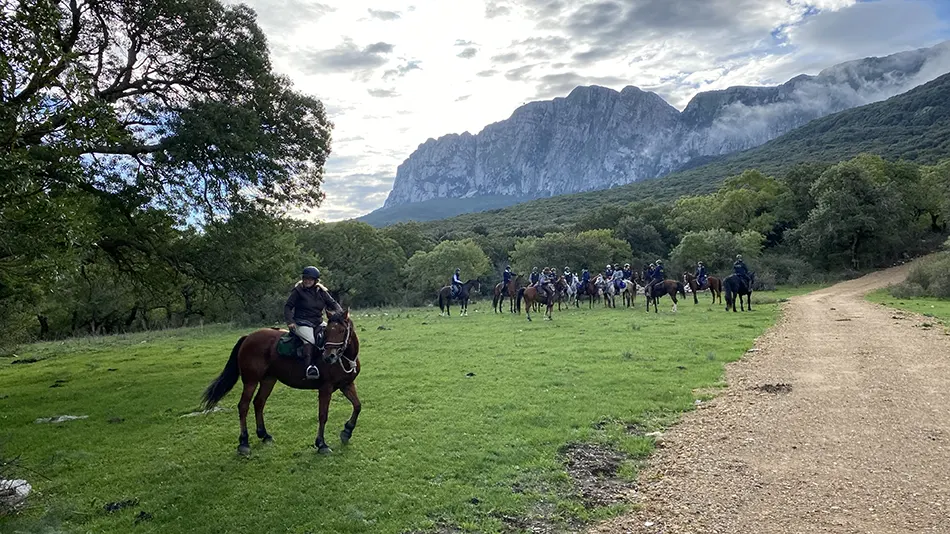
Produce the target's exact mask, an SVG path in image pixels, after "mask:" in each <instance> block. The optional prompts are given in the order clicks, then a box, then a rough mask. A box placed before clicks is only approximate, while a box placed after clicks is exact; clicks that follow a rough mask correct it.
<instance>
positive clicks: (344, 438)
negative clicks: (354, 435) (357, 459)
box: [340, 430, 350, 445]
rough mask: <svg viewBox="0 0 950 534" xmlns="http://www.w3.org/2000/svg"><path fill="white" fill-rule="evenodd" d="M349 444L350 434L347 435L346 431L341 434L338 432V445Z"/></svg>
mask: <svg viewBox="0 0 950 534" xmlns="http://www.w3.org/2000/svg"><path fill="white" fill-rule="evenodd" d="M349 442H350V434H348V433H347V432H346V430H344V431H343V432H340V443H342V444H344V445H346V444H347V443H349Z"/></svg>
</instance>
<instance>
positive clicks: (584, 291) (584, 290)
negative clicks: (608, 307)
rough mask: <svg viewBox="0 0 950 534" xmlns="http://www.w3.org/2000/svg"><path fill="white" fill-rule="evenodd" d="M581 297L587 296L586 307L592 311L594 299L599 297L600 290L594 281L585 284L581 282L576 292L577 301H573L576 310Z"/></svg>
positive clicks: (579, 304)
mask: <svg viewBox="0 0 950 534" xmlns="http://www.w3.org/2000/svg"><path fill="white" fill-rule="evenodd" d="M581 295H587V297H588V300H587V307H588V308H590V309H594V299H596V298H599V297H600V290H599V289H598V288H597V283H596V282H595V281H594V280H588V281H587V283H586V284H585V283H583V282H581V285H580V287H579V288H578V290H577V299H576V300H575V301H574V302H575V303H576V304H577V307H578V308H580V306H581V303H580V302H581Z"/></svg>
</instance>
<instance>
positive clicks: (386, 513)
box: [0, 291, 801, 534]
mask: <svg viewBox="0 0 950 534" xmlns="http://www.w3.org/2000/svg"><path fill="white" fill-rule="evenodd" d="M797 292H801V291H797ZM792 293H793V292H791V291H789V292H778V293H765V294H759V295H760V296H761V300H762V301H763V302H771V304H760V305H758V306H757V307H756V308H755V311H754V312H753V313H746V314H741V313H740V314H732V313H725V312H724V311H723V310H722V308H721V307H720V306H719V305H716V306H715V307H711V306H709V305H708V304H707V302H705V301H702V300H701V303H700V304H699V305H698V306H697V305H694V304H693V303H692V302H691V300H692V299H690V301H688V302H686V303H681V305H680V307H679V312H678V313H677V314H672V313H671V312H670V307H669V304H670V301H669V300H668V299H664V301H663V304H662V305H661V312H660V313H659V314H654V313H653V312H652V311H651V312H650V313H649V314H648V313H646V312H644V309H643V302H642V299H639V300H638V303H637V304H638V307H637V308H636V309H635V310H632V311H631V310H624V309H615V310H605V309H603V308H602V307H596V308H595V309H594V310H593V311H589V310H587V309H583V308H582V309H581V310H579V311H569V312H562V313H559V312H557V311H555V316H554V317H555V320H554V321H553V322H547V321H541V320H537V319H536V320H535V321H534V322H532V323H528V322H527V321H525V319H524V316H509V315H508V314H507V313H506V314H503V315H501V316H497V315H493V314H492V313H491V304H490V302H484V301H483V302H480V303H478V304H477V305H475V306H473V307H472V309H471V310H470V313H471V315H470V316H469V317H457V316H454V315H453V317H451V318H441V317H439V314H438V309H437V308H435V309H433V308H428V309H405V310H395V309H393V310H381V311H374V312H367V313H363V312H361V313H360V314H358V315H357V317H356V321H357V325H358V333H359V335H360V338H361V342H362V351H361V355H360V357H361V359H362V362H363V366H364V367H363V371H362V374H361V375H360V377H359V379H358V380H357V385H358V389H359V392H360V396H361V398H362V401H363V413H362V415H361V417H360V420H359V426H358V427H357V428H356V431H355V433H354V435H353V440H352V442H351V444H350V445H349V446H347V447H343V446H341V445H340V444H339V440H338V438H337V435H338V433H339V431H340V430H341V429H342V426H343V422H344V421H345V419H346V418H347V417H348V416H349V413H350V406H349V403H348V402H347V401H346V400H345V399H344V398H342V396H341V395H339V394H337V395H336V396H335V397H334V400H333V402H332V404H331V407H330V421H329V423H328V438H329V439H328V441H329V444H330V446H331V447H333V449H334V454H332V455H330V456H320V455H317V454H316V453H315V451H314V450H313V448H312V443H313V439H314V434H315V432H316V397H315V394H314V393H312V392H306V391H298V390H292V389H289V388H287V387H284V386H282V385H279V386H278V387H277V388H276V389H275V391H274V393H273V395H272V396H271V398H270V401H269V403H268V405H267V412H266V417H267V426H268V430H269V431H270V432H271V433H272V434H273V435H274V437H275V440H276V442H275V443H274V444H273V445H272V446H263V445H261V444H260V443H259V442H258V441H256V440H255V439H254V437H253V428H252V431H251V432H252V438H251V439H252V448H253V453H252V455H251V456H250V457H249V458H241V457H238V456H237V455H236V454H235V447H236V445H237V435H238V425H237V413H236V410H235V408H234V406H235V404H236V402H237V397H236V392H234V391H232V392H231V393H230V394H229V395H228V396H227V397H225V399H224V400H223V401H222V406H224V407H226V408H227V411H223V412H218V413H213V414H208V415H202V416H198V417H185V418H183V417H181V416H182V415H183V414H186V413H189V412H192V411H195V410H197V409H198V399H199V396H200V394H201V392H202V391H203V389H204V388H205V386H207V384H208V383H209V382H210V381H211V380H212V379H213V378H214V377H215V376H217V374H218V373H219V372H220V371H221V369H222V368H223V366H224V364H225V361H226V359H227V356H228V353H229V351H230V349H231V347H232V346H233V344H234V342H235V341H236V339H237V337H238V336H239V335H241V334H243V333H244V332H247V331H248V329H234V328H231V327H226V326H215V327H206V328H203V329H182V330H173V331H168V332H160V333H143V334H135V335H128V336H115V337H105V338H98V339H76V340H70V341H66V342H59V343H45V344H37V345H32V346H28V347H25V348H24V350H22V352H21V353H20V354H19V357H20V358H27V357H32V358H38V359H40V361H38V362H36V363H33V364H21V365H11V364H9V363H7V362H6V361H2V362H0V423H2V424H0V455H3V456H5V457H7V458H9V457H12V456H19V465H20V466H21V467H23V468H24V469H29V470H32V471H35V472H36V473H39V474H41V475H42V476H40V475H38V474H33V473H32V472H27V471H24V472H23V473H22V474H24V475H26V476H27V478H30V479H31V482H33V483H34V484H35V489H36V490H37V493H36V494H35V497H36V498H35V499H34V500H33V506H32V507H31V508H29V509H28V510H27V511H26V512H25V513H23V514H21V515H20V516H19V517H14V518H5V519H0V531H13V532H15V531H17V530H18V529H22V530H21V531H24V532H36V531H40V530H41V529H40V525H41V524H43V523H44V522H45V524H47V525H54V526H56V525H57V522H58V521H61V522H62V523H61V525H59V526H60V527H62V529H64V530H67V531H78V532H97V533H98V532H123V533H124V532H129V531H133V530H134V531H135V532H162V533H177V532H188V533H193V532H224V531H229V532H254V531H264V532H301V533H303V532H315V533H316V532H320V533H329V532H341V533H351V532H374V533H393V534H396V533H403V532H410V531H425V530H431V529H434V528H438V527H439V526H443V525H445V526H450V527H455V528H459V529H461V530H463V531H480V532H501V531H506V530H505V529H506V525H505V523H504V522H503V520H502V517H504V516H513V517H524V516H527V515H530V514H532V513H538V511H539V510H544V511H545V514H546V515H548V516H549V517H551V518H552V520H553V521H555V522H558V521H561V522H567V521H572V522H574V521H578V520H579V521H594V520H597V519H601V518H603V517H605V516H607V515H610V514H615V513H618V512H619V511H621V510H622V507H617V506H614V507H610V508H606V509H603V508H601V509H593V510H589V509H585V508H584V506H583V505H582V504H581V502H580V501H579V500H578V499H577V498H576V497H575V496H574V494H573V492H572V484H571V480H570V478H569V477H568V475H567V474H566V472H565V470H564V466H563V463H562V461H561V459H560V457H559V454H558V451H559V449H560V448H561V447H563V446H564V445H565V444H568V443H572V442H595V443H604V444H609V445H611V446H613V447H616V448H617V449H619V450H621V451H624V452H625V453H627V454H628V455H629V459H628V460H627V461H626V463H625V464H624V465H623V466H622V468H621V473H622V474H623V475H624V476H626V477H633V476H635V474H636V472H637V469H638V467H639V462H640V461H642V460H643V459H644V458H645V457H646V456H648V455H649V453H650V452H651V450H652V439H651V438H649V437H643V436H638V435H632V434H629V433H627V432H625V428H626V426H625V425H627V424H631V423H633V424H636V425H638V428H640V429H643V430H644V431H651V430H657V429H661V428H663V427H665V426H667V425H669V424H671V423H672V422H674V421H675V420H676V419H677V418H678V417H679V416H680V415H681V414H682V413H683V412H684V411H687V410H690V409H691V408H692V407H693V406H694V401H695V399H697V398H708V390H706V391H698V392H694V390H697V389H701V388H716V387H721V386H722V385H723V383H722V371H723V364H724V363H726V362H730V361H734V360H736V359H738V358H739V357H740V356H742V354H743V353H744V352H745V351H746V350H747V349H748V348H749V347H750V346H751V344H752V342H753V340H754V338H755V337H757V336H758V335H760V334H761V333H762V332H763V331H764V330H765V329H766V328H767V327H768V326H770V325H771V324H772V323H773V322H774V320H775V319H776V317H777V314H778V302H779V301H780V300H781V299H783V298H784V297H787V296H789V295H790V294H792ZM453 312H456V313H457V309H453ZM381 325H384V326H386V328H387V329H379V328H378V327H379V326H381ZM468 373H474V376H466V375H467V374H468ZM57 381H62V382H59V384H58V386H57V387H51V386H54V385H56V384H57ZM66 414H68V415H88V416H89V418H88V419H84V420H77V421H69V422H65V423H60V424H36V423H34V420H35V419H37V418H42V417H50V416H55V415H66ZM598 423H601V424H598ZM44 477H45V478H44ZM516 487H517V488H518V491H513V488H516ZM133 498H134V499H138V501H139V502H138V504H137V505H136V506H134V507H131V508H129V509H125V510H121V511H118V512H114V513H111V514H107V513H105V512H104V511H103V505H104V504H106V503H108V502H113V501H123V500H126V499H133ZM141 511H146V512H148V513H150V514H152V519H151V520H149V521H145V522H141V523H139V524H135V523H134V518H135V516H136V515H137V514H139V513H140V512H141ZM57 528H59V527H57Z"/></svg>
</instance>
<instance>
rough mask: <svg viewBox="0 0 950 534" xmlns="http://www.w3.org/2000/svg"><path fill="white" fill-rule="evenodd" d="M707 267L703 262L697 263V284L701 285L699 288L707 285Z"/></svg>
mask: <svg viewBox="0 0 950 534" xmlns="http://www.w3.org/2000/svg"><path fill="white" fill-rule="evenodd" d="M707 276H708V275H707V274H706V266H705V265H703V262H698V263H696V282H697V283H698V284H699V287H702V286H704V285H706V277H707Z"/></svg>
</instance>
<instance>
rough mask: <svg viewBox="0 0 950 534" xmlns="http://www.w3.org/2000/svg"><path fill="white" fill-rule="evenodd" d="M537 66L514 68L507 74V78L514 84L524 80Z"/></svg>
mask: <svg viewBox="0 0 950 534" xmlns="http://www.w3.org/2000/svg"><path fill="white" fill-rule="evenodd" d="M536 66H537V65H522V66H520V67H516V68H513V69H511V70H509V71H508V72H506V73H505V78H507V79H508V80H511V81H513V82H517V81H521V80H524V79H525V78H526V77H527V75H528V73H529V72H531V69H533V68H534V67H536Z"/></svg>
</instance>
